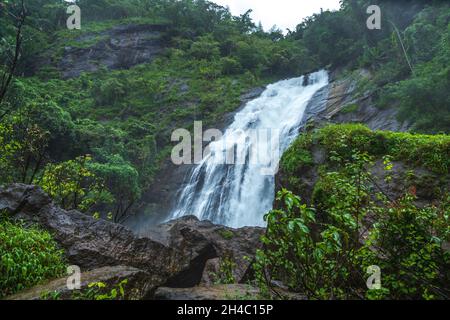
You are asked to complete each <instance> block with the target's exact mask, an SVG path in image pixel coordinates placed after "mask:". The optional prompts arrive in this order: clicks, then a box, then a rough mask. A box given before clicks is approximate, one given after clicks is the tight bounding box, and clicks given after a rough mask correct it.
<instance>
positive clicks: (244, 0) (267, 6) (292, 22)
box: [212, 0, 340, 30]
mask: <svg viewBox="0 0 450 320" xmlns="http://www.w3.org/2000/svg"><path fill="white" fill-rule="evenodd" d="M212 1H213V2H215V3H217V4H219V5H222V6H225V7H226V6H228V7H230V10H231V12H232V13H233V14H234V15H240V14H242V13H245V12H246V11H247V10H248V9H253V13H252V18H253V20H254V21H256V22H259V21H261V22H262V24H263V26H264V29H266V30H267V29H270V28H271V27H272V26H274V25H277V26H278V27H279V28H281V29H283V30H285V29H286V28H289V29H291V30H293V29H295V27H296V26H297V24H299V23H300V22H302V20H303V19H304V18H306V17H308V16H311V15H312V14H314V13H318V12H320V9H321V8H323V9H324V10H326V9H330V10H337V9H339V7H340V5H339V0H212Z"/></svg>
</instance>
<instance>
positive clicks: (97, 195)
mask: <svg viewBox="0 0 450 320" xmlns="http://www.w3.org/2000/svg"><path fill="white" fill-rule="evenodd" d="M91 161H92V158H91V157H90V156H83V157H78V158H76V159H75V160H69V161H66V162H61V163H58V164H48V165H47V166H46V168H45V170H44V173H43V175H42V177H41V178H40V179H39V181H38V184H39V185H40V186H41V187H42V189H43V190H44V191H45V192H46V193H47V194H48V195H50V196H51V197H52V198H53V199H54V200H55V201H56V202H57V203H58V204H59V205H60V206H61V207H62V208H64V209H66V210H81V211H85V212H87V211H89V209H91V208H92V207H93V206H94V205H96V204H99V203H101V202H102V201H105V202H108V201H111V199H110V194H109V193H108V192H106V191H104V187H103V184H102V183H101V180H100V179H99V178H97V176H96V175H95V174H94V172H92V171H91V170H90V169H89V167H88V166H89V163H90V162H91Z"/></svg>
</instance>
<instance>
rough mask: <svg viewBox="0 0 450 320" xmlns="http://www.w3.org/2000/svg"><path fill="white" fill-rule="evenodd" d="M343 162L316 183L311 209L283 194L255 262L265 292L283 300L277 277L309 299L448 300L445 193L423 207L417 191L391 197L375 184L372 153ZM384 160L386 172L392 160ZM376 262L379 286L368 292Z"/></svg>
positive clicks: (270, 215)
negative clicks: (439, 201) (275, 285)
mask: <svg viewBox="0 0 450 320" xmlns="http://www.w3.org/2000/svg"><path fill="white" fill-rule="evenodd" d="M339 161H341V166H340V167H339V168H340V169H338V168H336V169H337V170H335V171H329V172H324V173H322V175H321V177H320V180H319V182H318V183H317V184H316V189H315V194H314V207H312V208H311V207H308V206H307V205H305V204H302V202H301V199H300V198H299V197H297V196H294V195H293V194H292V193H291V192H289V191H287V190H285V189H283V190H282V191H280V192H279V193H278V196H277V207H278V208H279V209H276V210H273V211H271V212H269V213H268V214H267V215H266V217H265V219H266V220H267V223H268V230H267V233H266V235H265V236H264V237H263V239H262V240H263V242H264V245H265V249H264V250H259V251H258V252H257V256H256V262H255V264H254V269H255V271H256V275H257V280H258V282H259V284H260V286H261V288H262V289H263V292H265V293H266V295H267V296H273V295H275V296H279V297H282V296H281V295H280V293H277V290H276V289H275V288H273V287H272V281H273V280H278V281H282V282H283V283H285V284H286V285H287V286H288V287H289V288H290V289H291V290H294V291H297V292H300V293H302V294H306V295H307V296H308V297H309V298H311V299H364V298H368V299H447V298H448V297H449V296H450V287H449V286H448V284H449V281H448V279H449V276H450V273H449V270H450V268H449V267H450V253H449V252H448V251H446V249H445V248H444V246H443V244H444V243H445V242H448V240H449V236H450V234H449V223H448V222H449V215H448V212H450V211H449V205H448V204H449V202H448V200H449V198H448V194H447V195H446V196H445V198H444V199H442V204H441V205H440V206H435V205H430V206H426V207H418V206H417V205H416V204H415V200H416V197H415V195H414V190H412V191H410V192H408V193H407V194H405V196H404V197H402V198H401V199H399V200H390V199H388V198H387V197H386V195H385V194H386V192H385V191H384V192H382V191H381V190H378V189H377V185H376V184H375V185H374V184H373V183H372V181H373V178H372V176H371V173H370V172H371V171H370V168H371V161H372V158H371V157H370V156H368V154H367V153H354V154H353V155H352V157H351V158H350V159H346V160H343V159H339ZM384 163H385V170H386V171H387V172H388V173H389V171H390V170H392V165H391V162H390V160H389V157H387V158H385V162H384ZM367 219H369V220H367ZM368 221H375V223H374V224H372V223H371V222H368ZM374 265H375V266H378V267H380V268H381V272H382V273H381V277H382V278H381V279H382V288H381V289H380V290H378V289H377V290H376V289H371V290H367V287H366V279H367V278H368V275H366V270H367V268H368V267H369V266H374Z"/></svg>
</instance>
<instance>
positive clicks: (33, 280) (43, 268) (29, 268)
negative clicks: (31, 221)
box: [0, 219, 65, 298]
mask: <svg viewBox="0 0 450 320" xmlns="http://www.w3.org/2000/svg"><path fill="white" fill-rule="evenodd" d="M0 257H1V258H0V298H2V297H5V296H8V295H11V294H14V293H16V292H18V291H21V290H23V289H26V288H29V287H32V286H34V285H36V284H39V283H41V282H42V281H44V280H46V279H51V278H56V277H60V276H62V275H63V274H64V272H65V263H64V258H63V251H62V250H60V249H58V246H57V244H56V242H55V241H54V240H53V238H52V236H51V235H50V233H48V232H46V231H42V230H40V229H39V228H37V227H30V228H24V226H22V225H21V224H17V223H12V222H10V221H8V220H6V219H3V220H1V221H0Z"/></svg>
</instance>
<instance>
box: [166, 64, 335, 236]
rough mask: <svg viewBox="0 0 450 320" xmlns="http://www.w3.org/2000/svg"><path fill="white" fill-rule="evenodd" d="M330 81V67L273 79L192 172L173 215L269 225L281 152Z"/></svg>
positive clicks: (235, 224)
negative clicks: (266, 219) (275, 80)
mask: <svg viewBox="0 0 450 320" xmlns="http://www.w3.org/2000/svg"><path fill="white" fill-rule="evenodd" d="M327 84H328V74H327V72H326V71H319V72H316V73H313V74H310V75H309V76H308V77H299V78H293V79H289V80H283V81H280V82H277V83H274V84H271V85H269V86H268V87H267V89H266V90H265V91H264V92H263V94H262V95H261V96H260V97H259V98H257V99H255V100H253V101H250V102H248V103H247V105H246V106H245V107H244V108H243V109H242V110H241V111H240V112H238V113H237V114H236V115H235V118H234V122H233V123H232V124H231V125H230V126H229V127H228V128H227V130H226V131H225V133H224V134H223V136H222V138H221V139H220V140H217V141H214V142H212V143H211V144H210V145H209V152H207V153H206V154H205V156H204V157H203V160H202V161H201V163H199V164H198V165H197V166H196V167H195V168H194V169H193V170H192V171H191V172H190V174H189V176H188V180H187V184H186V186H185V187H184V188H183V190H181V191H180V193H179V200H178V201H177V206H176V208H175V209H174V210H173V211H172V213H171V215H170V219H175V218H179V217H182V216H186V215H195V216H197V217H198V218H199V219H200V220H210V221H212V222H214V223H215V224H221V225H226V226H230V227H234V228H238V227H244V226H264V225H265V223H264V219H263V217H264V214H265V213H267V212H268V211H270V210H271V209H272V206H273V201H274V196H275V173H276V171H275V170H273V169H274V168H276V167H277V166H278V164H279V161H280V157H281V155H282V154H283V152H284V151H285V150H286V149H287V148H288V147H289V145H290V144H291V143H292V142H293V140H294V139H295V138H296V136H297V135H298V132H299V129H300V125H301V123H302V119H303V116H304V113H305V109H306V106H307V105H308V102H309V101H310V100H311V99H312V97H313V96H314V94H315V93H316V92H317V91H318V90H320V89H321V88H323V87H324V86H326V85H327Z"/></svg>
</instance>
